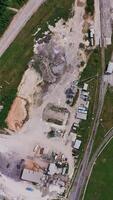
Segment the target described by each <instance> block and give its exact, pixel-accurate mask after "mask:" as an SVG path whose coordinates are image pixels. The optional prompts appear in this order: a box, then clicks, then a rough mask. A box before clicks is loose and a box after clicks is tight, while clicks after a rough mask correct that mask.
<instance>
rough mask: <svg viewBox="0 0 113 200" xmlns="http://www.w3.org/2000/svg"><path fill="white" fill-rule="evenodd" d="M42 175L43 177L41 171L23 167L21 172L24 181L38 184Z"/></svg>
mask: <svg viewBox="0 0 113 200" xmlns="http://www.w3.org/2000/svg"><path fill="white" fill-rule="evenodd" d="M42 177H43V173H42V172H36V171H33V170H30V169H24V170H23V172H22V176H21V179H22V180H24V181H29V182H32V183H37V184H40V183H41V178H42Z"/></svg>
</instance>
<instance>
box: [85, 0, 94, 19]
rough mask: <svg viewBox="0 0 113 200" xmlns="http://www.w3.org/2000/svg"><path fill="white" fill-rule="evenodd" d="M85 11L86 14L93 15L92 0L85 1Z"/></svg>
mask: <svg viewBox="0 0 113 200" xmlns="http://www.w3.org/2000/svg"><path fill="white" fill-rule="evenodd" d="M85 10H86V13H87V14H89V13H90V14H91V15H94V0H87V1H86V8H85Z"/></svg>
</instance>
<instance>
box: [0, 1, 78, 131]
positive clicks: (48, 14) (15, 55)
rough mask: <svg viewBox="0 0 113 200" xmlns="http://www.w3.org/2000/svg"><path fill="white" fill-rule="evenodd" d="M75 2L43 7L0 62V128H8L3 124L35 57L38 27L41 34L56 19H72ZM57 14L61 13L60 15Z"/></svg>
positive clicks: (51, 2) (49, 2) (44, 5)
mask: <svg viewBox="0 0 113 200" xmlns="http://www.w3.org/2000/svg"><path fill="white" fill-rule="evenodd" d="M73 2H74V0H70V1H67V0H59V1H57V0H48V1H47V2H46V3H44V4H43V5H42V6H41V7H40V8H39V10H38V11H37V12H36V13H35V14H34V16H33V17H32V18H31V19H30V20H29V22H28V23H27V24H26V26H25V27H24V28H23V30H22V31H21V32H20V33H19V35H18V36H17V38H16V39H15V41H14V42H13V43H12V45H11V46H10V47H9V48H8V49H7V51H6V52H5V53H4V55H3V56H2V57H1V58H0V86H2V88H1V87H0V88H1V89H0V102H1V103H2V104H3V105H4V109H3V111H2V112H1V113H0V127H4V126H5V123H4V120H5V118H6V116H7V113H8V111H9V109H10V106H11V104H12V101H13V100H14V98H15V96H16V92H17V87H18V85H19V83H20V81H21V78H22V75H23V73H24V71H25V70H26V68H27V64H28V62H29V60H30V58H31V56H32V55H33V43H34V42H33V41H34V37H33V33H35V32H36V31H37V28H38V27H41V28H42V32H43V31H45V30H46V29H47V25H46V24H47V22H50V23H51V24H55V21H54V20H55V19H56V18H57V20H58V17H60V18H61V17H62V18H64V19H65V20H67V19H68V17H70V13H71V10H72V4H73ZM57 10H59V12H58V13H57ZM40 34H41V33H40ZM37 37H38V36H37Z"/></svg>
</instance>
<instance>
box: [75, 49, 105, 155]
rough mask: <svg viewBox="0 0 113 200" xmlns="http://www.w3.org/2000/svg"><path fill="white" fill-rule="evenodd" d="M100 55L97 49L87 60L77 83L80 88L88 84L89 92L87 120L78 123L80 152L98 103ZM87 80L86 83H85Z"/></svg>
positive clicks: (85, 143) (87, 135) (85, 141)
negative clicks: (80, 137)
mask: <svg viewBox="0 0 113 200" xmlns="http://www.w3.org/2000/svg"><path fill="white" fill-rule="evenodd" d="M99 55H100V53H99V49H98V48H97V49H95V50H94V51H93V52H92V53H91V55H90V58H89V60H88V63H87V66H86V68H85V69H84V71H83V72H82V74H81V78H80V81H79V85H80V86H82V85H83V83H84V82H87V83H88V84H89V92H90V105H89V110H88V118H87V120H85V121H82V122H81V123H80V127H79V129H78V134H79V135H82V141H83V143H82V150H83V151H84V150H85V148H86V145H87V141H88V139H89V136H90V134H91V130H92V125H93V120H92V118H94V116H95V112H96V109H97V107H96V106H95V104H96V105H97V101H98V89H99V88H98V86H99V79H98V76H96V75H97V74H98V75H99V74H100V72H101V61H100V56H99ZM86 80H87V81H86Z"/></svg>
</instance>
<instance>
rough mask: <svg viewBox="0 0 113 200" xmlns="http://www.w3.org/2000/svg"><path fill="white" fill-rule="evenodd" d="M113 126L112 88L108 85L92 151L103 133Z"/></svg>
mask: <svg viewBox="0 0 113 200" xmlns="http://www.w3.org/2000/svg"><path fill="white" fill-rule="evenodd" d="M112 127H113V88H111V87H109V88H108V90H107V93H106V96H105V101H104V106H103V110H102V114H101V121H100V124H99V127H98V132H97V135H96V138H95V142H94V146H93V151H92V153H94V152H95V151H96V149H97V148H98V146H99V145H100V144H101V142H102V140H103V139H104V136H105V134H106V133H107V132H108V131H109V130H110V129H111V128H112Z"/></svg>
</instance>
